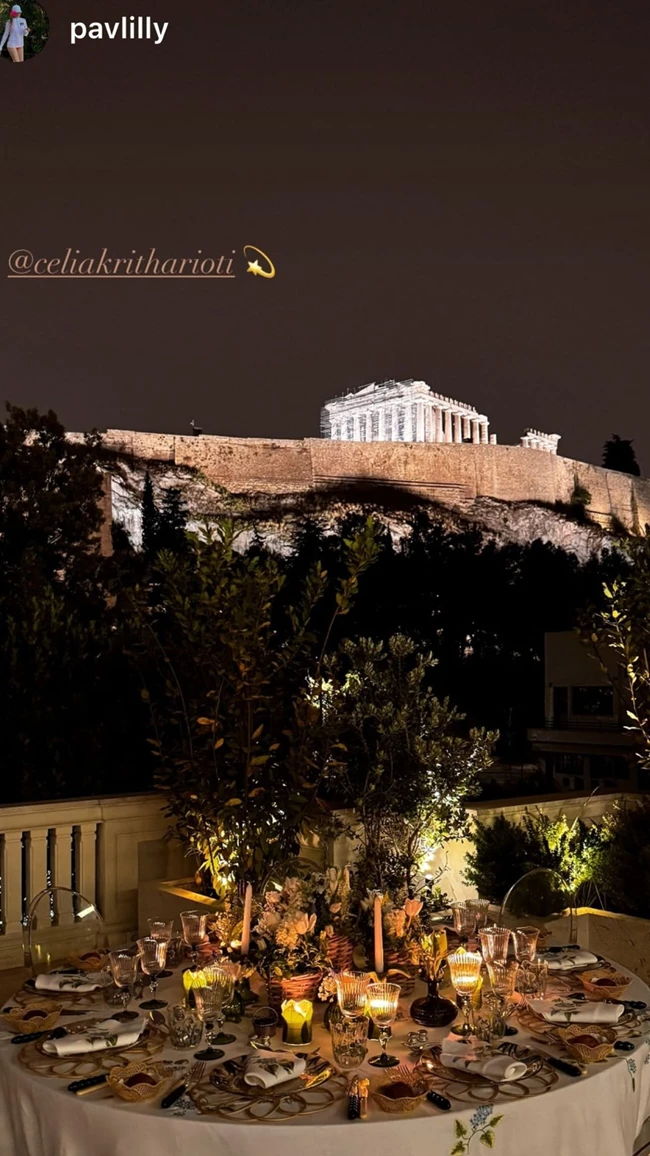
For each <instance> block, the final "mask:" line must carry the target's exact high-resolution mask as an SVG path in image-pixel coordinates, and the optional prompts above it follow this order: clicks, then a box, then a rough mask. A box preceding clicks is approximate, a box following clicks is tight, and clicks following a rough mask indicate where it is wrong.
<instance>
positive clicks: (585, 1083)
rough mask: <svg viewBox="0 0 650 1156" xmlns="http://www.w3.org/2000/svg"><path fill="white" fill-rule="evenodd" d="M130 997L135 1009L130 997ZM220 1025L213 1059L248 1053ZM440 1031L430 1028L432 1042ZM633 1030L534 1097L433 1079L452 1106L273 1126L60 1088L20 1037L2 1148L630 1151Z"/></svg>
mask: <svg viewBox="0 0 650 1156" xmlns="http://www.w3.org/2000/svg"><path fill="white" fill-rule="evenodd" d="M619 970H624V969H619ZM416 994H417V993H416ZM159 995H160V997H161V998H162V999H164V1000H167V1001H168V1002H169V1003H173V1002H178V1001H179V1000H180V999H181V995H182V988H181V977H180V974H179V972H178V971H177V972H175V973H174V975H173V976H172V978H168V979H166V980H163V981H162V982H161V984H160V988H159ZM143 998H144V997H143ZM625 998H626V999H628V1000H635V1001H643V1002H645V1003H647V1004H648V1008H649V1014H650V990H649V989H648V987H647V986H646V985H645V984H644V983H643V982H642V981H641V980H640V979H638V978H636V977H633V978H632V982H631V984H630V986H629V988H628V990H627V992H626V993H625ZM410 1003H411V999H409V1000H405V1001H404V1002H403V1004H402V1005H401V1011H402V1017H401V1018H400V1019H399V1021H398V1022H397V1023H396V1024H395V1026H394V1028H393V1034H392V1038H391V1041H390V1050H391V1051H392V1052H394V1053H395V1055H396V1056H397V1057H398V1058H399V1059H400V1061H401V1062H404V1063H408V1062H409V1060H410V1058H411V1057H410V1055H409V1052H408V1051H407V1048H406V1046H405V1036H406V1033H407V1032H408V1031H409V1030H412V1029H413V1028H414V1027H415V1026H416V1025H414V1024H413V1023H412V1021H410V1020H409V1018H408V1009H409V1006H410ZM131 1006H132V1008H133V1009H134V1010H137V1007H138V1005H137V1002H134V1003H133V1004H132V1005H131ZM92 1014H94V1015H95V1016H97V1015H100V1016H102V1017H103V1018H107V1017H109V1016H110V1015H111V1009H110V1008H108V1007H106V1005H105V1004H104V1003H103V1002H102V1000H101V999H100V1000H99V1001H98V1003H97V1005H96V1007H94V1008H93V1013H92ZM510 1022H511V1024H513V1026H515V1027H516V1028H517V1034H516V1035H513V1036H512V1042H516V1043H518V1044H521V1045H525V1046H528V1047H530V1048H532V1049H534V1050H536V1051H537V1050H538V1047H539V1050H540V1051H542V1050H546V1051H547V1052H549V1053H552V1052H553V1047H552V1045H551V1046H550V1047H546V1048H542V1046H541V1045H538V1042H537V1040H533V1039H531V1037H530V1035H529V1034H528V1032H527V1031H526V1030H525V1028H524V1027H523V1026H522V1025H521V1024H520V1023H519V1022H518V1021H517V1019H516V1018H513V1019H512V1020H511V1021H510ZM227 1030H228V1031H232V1034H234V1035H235V1036H236V1041H235V1042H234V1043H231V1044H229V1045H227V1046H226V1047H225V1048H224V1049H223V1050H224V1053H225V1055H224V1057H223V1059H221V1060H219V1061H217V1063H218V1064H222V1063H224V1062H225V1061H226V1060H228V1059H234V1058H238V1057H241V1056H242V1055H243V1054H244V1053H245V1052H246V1051H247V1050H249V1048H248V1039H249V1037H250V1035H251V1032H252V1028H251V1021H250V1019H247V1018H244V1019H242V1021H241V1022H240V1023H239V1024H230V1023H229V1024H228V1025H227ZM447 1030H448V1029H446V1028H443V1029H436V1030H433V1029H431V1030H430V1031H429V1040H430V1042H431V1044H435V1043H436V1042H440V1041H441V1040H442V1038H443V1036H444V1035H446V1033H447ZM637 1030H638V1034H636V1031H635V1032H633V1033H631V1038H630V1040H629V1042H630V1043H632V1045H633V1047H632V1048H631V1049H629V1050H627V1051H615V1052H614V1053H613V1055H612V1057H611V1058H610V1059H608V1060H606V1061H604V1062H602V1063H594V1064H590V1065H588V1066H587V1067H586V1069H585V1070H584V1074H582V1075H581V1076H580V1077H579V1078H575V1077H570V1076H568V1075H565V1074H563V1073H560V1072H557V1071H556V1070H554V1069H552V1068H551V1069H547V1074H548V1077H549V1082H548V1085H543V1084H542V1085H541V1088H542V1090H541V1091H539V1092H537V1094H536V1091H535V1089H532V1088H531V1090H530V1091H529V1092H528V1094H522V1095H518V1094H516V1095H513V1088H512V1087H511V1088H507V1087H506V1086H505V1085H501V1086H498V1087H495V1089H494V1094H493V1095H491V1096H490V1097H489V1102H484V1101H483V1099H482V1098H481V1097H482V1096H483V1092H481V1095H480V1096H479V1098H477V1099H475V1100H473V1099H472V1098H471V1093H470V1094H467V1093H466V1094H464V1095H461V1096H460V1097H459V1098H456V1097H454V1096H453V1095H452V1094H451V1093H450V1092H449V1091H448V1090H447V1091H445V1087H444V1084H441V1085H440V1086H438V1085H434V1087H436V1088H437V1090H439V1091H440V1092H442V1093H443V1094H445V1095H447V1096H448V1097H449V1099H450V1100H451V1109H450V1110H447V1111H441V1110H440V1109H439V1108H437V1107H435V1106H434V1105H432V1104H431V1103H429V1102H428V1101H427V1100H424V1101H422V1104H421V1105H420V1106H419V1107H418V1108H417V1110H416V1111H415V1112H414V1113H412V1114H408V1115H392V1114H387V1113H385V1112H384V1111H382V1110H381V1109H380V1107H379V1106H378V1105H377V1103H376V1101H375V1100H374V1099H373V1098H372V1097H371V1098H370V1102H369V1113H368V1116H367V1118H366V1119H363V1120H361V1119H357V1120H354V1121H350V1120H349V1119H348V1112H347V1107H348V1104H347V1097H346V1096H344V1097H343V1098H341V1099H339V1100H337V1101H336V1102H334V1103H332V1104H330V1105H329V1106H328V1107H327V1108H326V1109H325V1110H323V1111H321V1112H319V1113H317V1114H313V1115H303V1116H300V1115H298V1116H296V1117H295V1118H293V1119H290V1120H288V1121H284V1120H283V1121H280V1122H271V1123H268V1122H255V1121H253V1122H251V1121H249V1120H245V1121H244V1120H234V1119H232V1120H231V1119H222V1118H221V1117H220V1116H215V1115H208V1114H200V1113H199V1111H198V1110H197V1108H196V1107H195V1105H194V1104H193V1102H192V1100H191V1099H190V1098H189V1097H187V1096H185V1097H183V1098H181V1099H180V1100H178V1101H177V1103H176V1104H175V1105H174V1106H173V1107H172V1108H168V1109H166V1110H163V1109H162V1108H161V1107H160V1097H157V1098H156V1099H155V1100H152V1101H149V1102H146V1103H143V1104H132V1103H126V1102H124V1101H122V1100H120V1099H118V1098H116V1097H114V1096H113V1095H112V1094H111V1093H110V1091H109V1089H108V1088H107V1087H104V1088H102V1089H100V1090H98V1091H95V1092H93V1093H92V1094H89V1095H86V1096H83V1097H81V1096H76V1095H74V1094H73V1093H71V1092H69V1091H68V1090H67V1085H68V1082H69V1081H68V1080H67V1079H61V1078H58V1077H55V1076H43V1075H38V1074H35V1073H33V1072H32V1071H31V1070H29V1069H28V1068H26V1067H25V1066H24V1065H23V1064H21V1062H20V1060H19V1058H18V1051H19V1048H20V1045H16V1044H12V1043H11V1042H10V1040H9V1039H5V1040H3V1042H2V1043H0V1120H1V1121H2V1123H1V1126H0V1156H141V1154H142V1156H144V1154H145V1153H146V1154H147V1156H149V1154H155V1156H181V1154H182V1156H215V1154H218V1156H304V1154H305V1152H307V1153H314V1154H317V1156H359V1153H360V1152H362V1151H364V1150H368V1151H370V1152H372V1156H397V1154H399V1156H478V1154H479V1153H480V1152H482V1151H483V1150H485V1149H486V1148H488V1149H492V1150H493V1151H495V1152H496V1153H498V1156H549V1154H552V1156H632V1153H633V1152H634V1140H635V1137H636V1136H637V1135H638V1134H639V1132H640V1131H641V1128H642V1125H643V1122H644V1120H645V1119H646V1117H647V1116H648V1115H649V1114H650V1019H648V1020H647V1021H646V1020H644V1018H643V1015H642V1013H641V1015H640V1022H639V1023H638V1026H637ZM314 1042H315V1043H317V1044H318V1045H319V1046H320V1051H321V1054H322V1055H323V1056H327V1057H331V1050H330V1037H329V1033H328V1032H327V1031H326V1030H325V1029H324V1028H323V1027H322V1025H321V1024H319V1025H315V1027H314ZM201 1046H205V1045H201ZM378 1046H379V1045H378V1044H377V1043H376V1042H375V1041H370V1042H369V1048H370V1050H369V1054H368V1057H367V1059H366V1062H365V1063H364V1064H363V1066H362V1068H360V1069H359V1074H360V1075H366V1076H368V1077H370V1078H371V1079H374V1078H376V1076H377V1069H376V1068H372V1067H370V1066H369V1065H368V1063H367V1060H368V1059H370V1058H371V1057H372V1055H373V1054H374V1053H375V1051H376V1050H378ZM554 1054H555V1055H556V1056H558V1055H559V1054H560V1053H559V1052H557V1050H556V1051H555V1053H554ZM155 1058H156V1059H165V1060H167V1059H168V1060H170V1061H171V1060H174V1061H181V1060H183V1059H185V1060H187V1059H188V1058H189V1060H190V1062H192V1052H189V1053H188V1052H181V1051H175V1050H174V1049H173V1048H171V1047H169V1046H165V1047H164V1049H163V1051H162V1052H161V1053H160V1054H159V1055H157V1056H156V1057H155ZM212 1066H214V1065H208V1068H207V1070H206V1075H207V1076H209V1072H210V1070H211V1068H212ZM169 1086H172V1085H169ZM514 1091H515V1092H516V1091H517V1090H516V1089H515V1090H514Z"/></svg>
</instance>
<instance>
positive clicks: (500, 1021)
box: [473, 991, 512, 1044]
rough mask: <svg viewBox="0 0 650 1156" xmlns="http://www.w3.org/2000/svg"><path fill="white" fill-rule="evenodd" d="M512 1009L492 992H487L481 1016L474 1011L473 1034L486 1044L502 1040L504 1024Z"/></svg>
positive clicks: (504, 1030)
mask: <svg viewBox="0 0 650 1156" xmlns="http://www.w3.org/2000/svg"><path fill="white" fill-rule="evenodd" d="M511 1011H512V1009H511V1008H509V1007H508V1005H507V1004H506V1003H505V1002H504V1000H502V999H501V997H500V996H498V995H495V994H494V992H491V991H489V992H487V994H486V996H485V998H484V1000H483V1007H482V1010H481V1014H479V1013H478V1011H474V1015H473V1021H474V1034H475V1035H476V1036H478V1038H479V1039H480V1040H483V1041H484V1042H485V1043H487V1044H495V1043H497V1042H498V1041H499V1040H501V1039H503V1037H504V1035H505V1032H506V1022H507V1020H508V1017H509V1015H510V1013H511Z"/></svg>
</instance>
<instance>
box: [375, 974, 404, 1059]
mask: <svg viewBox="0 0 650 1156" xmlns="http://www.w3.org/2000/svg"><path fill="white" fill-rule="evenodd" d="M399 993H400V986H399V984H398V983H369V984H368V988H367V997H368V1010H369V1012H370V1018H371V1020H372V1022H373V1023H374V1024H376V1025H377V1027H378V1028H379V1043H380V1045H381V1052H380V1054H379V1055H378V1056H375V1057H374V1059H372V1060H368V1063H369V1064H371V1065H372V1066H373V1068H394V1067H395V1065H396V1064H399V1060H398V1059H397V1057H396V1056H389V1055H388V1054H387V1052H386V1045H387V1044H388V1038H389V1035H390V1025H391V1024H392V1023H393V1022H394V1020H395V1017H396V1015H397V1003H398V1000H399Z"/></svg>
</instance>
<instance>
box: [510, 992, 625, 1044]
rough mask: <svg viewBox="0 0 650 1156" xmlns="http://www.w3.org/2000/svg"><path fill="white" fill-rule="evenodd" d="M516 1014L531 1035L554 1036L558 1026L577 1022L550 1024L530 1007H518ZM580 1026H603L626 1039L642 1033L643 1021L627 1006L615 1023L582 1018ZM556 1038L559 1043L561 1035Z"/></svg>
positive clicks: (599, 1028) (600, 1027)
mask: <svg viewBox="0 0 650 1156" xmlns="http://www.w3.org/2000/svg"><path fill="white" fill-rule="evenodd" d="M582 1002H584V1004H586V1005H587V1006H588V1004H589V1001H588V1000H584V1001H582ZM516 1016H517V1019H518V1020H519V1023H520V1024H521V1026H522V1028H525V1029H526V1031H527V1032H530V1033H531V1035H534V1036H545V1037H548V1038H552V1037H553V1034H554V1033H555V1032H557V1029H558V1028H566V1027H569V1025H570V1024H571V1023H573V1024H575V1023H576V1021H575V1020H573V1021H572V1020H567V1022H566V1023H555V1024H550V1023H549V1022H548V1020H545V1019H543V1018H542V1016H538V1015H536V1014H535V1012H534V1011H531V1009H530V1008H529V1007H522V1008H518V1009H517V1012H516ZM580 1027H583V1028H584V1029H585V1031H586V1030H587V1029H588V1028H589V1027H593V1028H598V1030H599V1031H600V1030H602V1029H603V1028H607V1029H609V1030H610V1031H612V1032H613V1033H614V1035H615V1037H616V1038H617V1039H618V1038H623V1039H625V1038H627V1037H628V1036H630V1035H641V1031H640V1027H641V1021H640V1018H639V1016H638V1015H637V1013H636V1012H635V1011H634V1010H633V1009H632V1008H625V1009H624V1011H623V1014H622V1016H621V1018H620V1019H619V1020H618V1021H617V1022H616V1023H614V1024H599V1023H593V1024H589V1023H585V1022H583V1021H582V1020H581V1021H580ZM556 1040H557V1042H558V1043H559V1042H560V1037H559V1036H556Z"/></svg>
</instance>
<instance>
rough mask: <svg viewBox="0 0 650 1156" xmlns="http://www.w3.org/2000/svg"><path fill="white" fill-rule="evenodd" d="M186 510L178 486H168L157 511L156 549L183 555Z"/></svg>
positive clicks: (185, 541)
mask: <svg viewBox="0 0 650 1156" xmlns="http://www.w3.org/2000/svg"><path fill="white" fill-rule="evenodd" d="M187 515H188V509H187V505H186V504H185V502H184V501H183V496H182V493H181V491H180V489H179V488H178V486H170V487H169V489H168V490H165V493H164V494H163V498H162V502H161V504H160V510H159V511H158V542H157V545H158V549H159V550H171V551H173V553H174V554H183V553H185V551H186V549H187V544H188V543H187V536H186V532H185V528H186V525H187Z"/></svg>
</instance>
